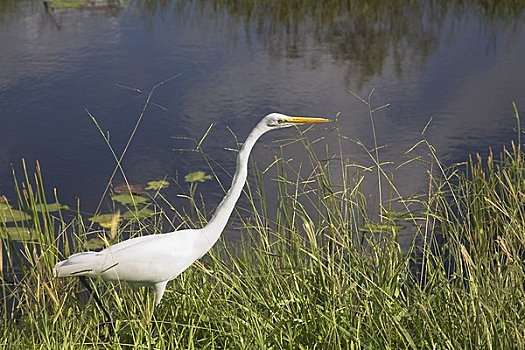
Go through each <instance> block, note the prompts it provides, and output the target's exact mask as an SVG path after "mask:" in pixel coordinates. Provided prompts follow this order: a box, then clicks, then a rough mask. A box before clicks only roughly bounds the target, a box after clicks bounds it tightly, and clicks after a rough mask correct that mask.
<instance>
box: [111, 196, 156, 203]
mask: <svg viewBox="0 0 525 350" xmlns="http://www.w3.org/2000/svg"><path fill="white" fill-rule="evenodd" d="M111 199H113V200H114V201H115V202H118V203H120V204H123V205H139V204H146V203H148V202H149V199H148V198H146V197H142V196H139V195H131V194H116V195H114V196H112V197H111Z"/></svg>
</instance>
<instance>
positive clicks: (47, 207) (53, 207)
mask: <svg viewBox="0 0 525 350" xmlns="http://www.w3.org/2000/svg"><path fill="white" fill-rule="evenodd" d="M68 209H69V207H68V206H67V205H65V204H60V203H58V202H55V203H48V204H38V205H37V208H36V210H37V211H39V212H41V213H42V212H45V211H47V212H49V213H51V212H54V211H60V210H68Z"/></svg>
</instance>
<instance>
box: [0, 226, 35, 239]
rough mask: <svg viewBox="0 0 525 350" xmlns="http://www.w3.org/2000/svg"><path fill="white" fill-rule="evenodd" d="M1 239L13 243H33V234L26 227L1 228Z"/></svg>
mask: <svg viewBox="0 0 525 350" xmlns="http://www.w3.org/2000/svg"><path fill="white" fill-rule="evenodd" d="M0 237H1V238H4V239H10V240H12V241H18V242H24V241H31V240H32V239H33V238H34V237H33V233H32V231H31V230H30V229H28V228H26V227H0Z"/></svg>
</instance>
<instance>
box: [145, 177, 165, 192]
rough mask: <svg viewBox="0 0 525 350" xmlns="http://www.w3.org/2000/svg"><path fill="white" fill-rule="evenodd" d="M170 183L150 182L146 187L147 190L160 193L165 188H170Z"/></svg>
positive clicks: (163, 181)
mask: <svg viewBox="0 0 525 350" xmlns="http://www.w3.org/2000/svg"><path fill="white" fill-rule="evenodd" d="M169 185H170V183H169V182H168V181H166V180H156V181H150V182H148V186H147V187H146V189H147V190H154V191H158V190H160V189H161V188H163V187H168V186H169Z"/></svg>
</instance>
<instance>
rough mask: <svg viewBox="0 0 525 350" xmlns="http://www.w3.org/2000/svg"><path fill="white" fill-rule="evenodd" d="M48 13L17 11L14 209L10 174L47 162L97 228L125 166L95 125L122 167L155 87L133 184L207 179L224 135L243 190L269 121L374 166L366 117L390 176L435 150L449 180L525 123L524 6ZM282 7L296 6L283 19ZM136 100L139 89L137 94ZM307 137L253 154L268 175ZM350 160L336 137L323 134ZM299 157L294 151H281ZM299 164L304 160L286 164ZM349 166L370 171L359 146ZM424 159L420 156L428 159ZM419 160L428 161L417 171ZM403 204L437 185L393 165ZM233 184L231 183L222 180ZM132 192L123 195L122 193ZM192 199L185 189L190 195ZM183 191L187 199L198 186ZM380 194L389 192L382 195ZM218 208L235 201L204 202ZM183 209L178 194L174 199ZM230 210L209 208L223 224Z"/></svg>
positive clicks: (132, 8)
mask: <svg viewBox="0 0 525 350" xmlns="http://www.w3.org/2000/svg"><path fill="white" fill-rule="evenodd" d="M92 3H95V4H96V5H97V6H92V7H86V8H73V9H62V8H55V9H53V8H52V7H51V8H49V7H48V8H47V10H46V7H45V6H44V4H43V3H42V2H40V1H29V0H20V1H18V0H17V1H12V0H11V1H10V0H0V43H1V49H0V50H1V51H0V123H1V124H0V193H6V194H7V195H8V196H9V195H10V194H11V193H12V189H11V188H12V180H11V170H10V164H11V163H12V164H13V165H14V166H15V168H16V169H20V160H21V159H22V158H24V159H26V161H27V162H28V164H30V165H31V164H34V162H35V160H39V161H40V164H41V167H42V169H43V173H44V176H45V179H46V184H47V185H48V187H56V188H58V192H59V196H60V198H61V199H62V201H63V202H66V203H74V198H77V197H79V198H80V199H81V203H82V208H83V209H84V210H86V211H88V212H89V211H93V210H94V209H95V207H96V205H97V203H98V201H99V199H100V196H101V195H102V193H103V190H104V188H105V186H106V182H107V180H108V178H109V176H110V174H111V173H112V171H113V168H114V164H115V162H114V159H113V157H112V155H111V153H110V151H109V149H108V147H107V145H106V144H105V142H104V139H103V138H102V136H101V135H100V133H99V131H98V130H97V127H96V126H95V124H94V123H93V121H92V119H91V118H90V116H89V114H88V112H89V113H91V114H92V115H93V116H94V117H95V118H96V120H97V122H98V123H99V125H100V126H101V128H102V129H103V130H104V132H106V133H107V134H108V135H109V138H110V142H111V145H112V147H113V148H114V149H115V151H116V152H117V153H118V154H120V152H122V150H123V148H124V146H125V144H126V142H127V140H128V137H129V135H130V133H131V131H132V129H133V126H134V125H135V123H136V120H137V118H138V116H139V114H140V112H141V110H142V107H143V105H144V103H145V98H146V94H147V92H148V91H149V90H150V89H151V87H152V86H153V85H155V84H157V83H159V82H161V81H164V80H166V79H168V78H170V77H172V76H175V75H178V74H180V76H178V77H177V78H175V79H173V80H171V81H169V82H167V83H166V84H164V85H162V86H161V87H159V88H158V89H157V90H156V91H155V93H154V95H153V99H152V101H153V102H154V103H155V104H158V105H159V106H161V107H162V108H161V107H157V106H154V105H150V106H149V107H148V108H147V110H146V112H145V114H144V117H143V119H142V121H141V124H140V125H139V128H138V131H137V133H136V135H135V137H134V139H133V140H132V143H131V145H130V147H129V149H128V151H127V155H126V157H125V159H124V162H123V167H124V169H125V171H126V175H127V177H128V178H129V179H130V181H131V182H134V183H145V182H147V181H149V180H153V179H158V178H163V177H165V176H167V177H168V178H172V177H178V176H179V177H180V176H183V175H185V174H186V173H188V172H190V171H194V170H200V169H206V167H205V164H204V160H203V158H202V156H200V155H199V154H197V153H192V152H180V151H177V150H178V149H181V148H191V147H193V146H194V145H193V144H192V142H190V141H188V140H182V139H180V137H184V138H189V139H197V140H198V139H200V137H201V136H202V135H203V133H204V132H205V131H206V129H207V128H208V126H209V125H210V124H212V123H214V127H213V129H212V133H211V134H210V136H209V137H208V138H207V139H206V141H205V143H204V149H205V152H206V153H207V154H208V155H209V156H210V157H212V158H214V159H215V160H217V161H218V162H219V163H220V164H221V165H223V166H224V167H225V169H226V170H227V171H229V172H232V171H233V170H234V166H235V154H234V153H233V152H228V151H225V150H224V149H225V148H236V141H235V138H234V137H233V136H232V134H231V133H230V131H229V130H228V128H231V130H233V131H234V132H235V134H236V135H237V136H238V138H239V140H240V141H242V140H243V139H244V138H245V137H246V135H247V134H248V133H249V131H250V130H251V128H252V127H253V126H254V125H255V124H256V123H257V121H258V120H259V119H260V118H261V117H262V116H263V115H265V114H267V113H269V112H273V111H279V112H283V113H287V114H293V115H317V116H324V117H334V116H335V115H336V114H338V113H339V120H340V125H341V129H342V130H343V132H344V133H345V134H346V135H349V136H351V137H352V138H353V139H358V140H360V141H362V143H363V144H364V145H365V146H367V147H369V148H371V147H373V146H374V141H373V137H372V127H371V121H370V117H369V115H368V112H367V108H366V106H365V105H364V104H363V103H362V102H360V101H359V100H358V99H356V98H355V97H353V96H352V95H351V94H349V93H348V91H349V90H351V91H353V92H354V93H356V94H358V95H360V96H362V97H365V98H366V97H367V96H368V95H369V94H370V92H371V91H372V90H374V93H373V95H372V101H373V104H374V106H376V107H377V106H381V105H383V104H386V103H390V106H389V107H388V108H386V109H383V110H381V111H379V112H377V113H375V114H374V121H375V128H376V132H377V139H378V144H379V145H386V147H385V148H382V149H381V150H380V156H381V159H385V160H390V161H393V162H395V163H396V164H401V163H403V162H404V161H406V160H407V159H408V158H410V157H412V156H413V155H405V154H404V152H405V151H406V150H407V149H408V148H409V147H410V146H411V145H413V144H415V143H416V142H417V141H419V140H420V139H421V137H422V136H421V132H422V130H423V129H424V128H425V126H426V125H427V123H428V122H429V121H430V120H431V123H430V124H429V125H428V128H427V129H426V133H425V136H426V137H427V138H428V140H429V141H430V142H432V144H433V145H434V146H435V148H436V149H437V150H438V154H439V156H440V157H441V158H442V159H443V160H444V161H445V162H447V163H448V164H452V163H453V162H456V161H462V160H465V159H466V158H467V154H468V153H472V152H482V153H486V151H487V150H488V147H493V148H494V149H498V148H499V147H501V145H504V144H508V143H509V142H510V140H512V139H515V136H516V131H515V125H516V121H515V119H514V117H513V113H512V102H513V101H514V102H516V103H517V105H518V106H520V107H523V106H525V94H523V91H525V75H524V74H523V57H525V27H524V25H523V23H525V21H523V19H524V5H520V4H516V3H514V4H510V5H509V4H506V2H504V1H503V2H500V1H495V2H494V6H492V7H488V8H483V7H482V6H481V5H479V4H477V2H476V1H466V2H463V5H458V4H456V3H455V2H453V1H449V2H448V4H447V6H441V5H442V4H443V3H445V2H444V1H421V2H419V3H414V2H413V1H400V2H396V4H389V2H386V1H385V2H384V3H383V4H375V3H373V4H369V5H367V6H365V5H364V4H365V3H367V2H365V1H364V2H363V3H362V4H360V3H356V4H354V3H352V8H350V9H348V8H347V7H346V6H347V5H346V2H345V1H333V2H330V3H331V4H333V5H331V6H328V5H322V2H312V3H310V2H298V1H290V2H286V1H282V2H279V1H275V2H268V3H265V2H249V1H246V2H244V3H243V4H238V2H237V1H221V2H201V1H189V0H187V1H178V2H164V1H130V2H127V1H100V0H99V1H97V2H92ZM278 4H281V5H282V6H278ZM132 89H139V90H141V91H142V92H143V93H138V92H136V91H133V90H132ZM289 135H296V131H294V130H287V131H279V132H276V133H275V134H274V135H272V136H266V137H265V138H264V139H263V140H262V142H261V143H262V144H261V145H259V146H258V147H257V148H256V150H255V153H254V159H256V160H257V163H258V164H259V167H260V168H265V167H266V166H267V165H268V164H269V163H271V161H272V160H273V157H274V154H275V150H276V149H277V147H278V145H279V144H275V143H273V142H272V140H275V139H280V138H284V137H287V136H289ZM313 136H325V137H327V142H328V143H329V144H330V146H331V147H333V148H334V150H335V147H336V146H337V145H336V143H335V141H334V140H335V138H334V137H333V136H334V133H333V131H330V130H329V129H325V128H318V129H317V130H316V131H314V134H313ZM281 144H282V143H281ZM287 150H288V152H289V153H288V154H289V155H290V157H292V155H293V158H294V162H296V164H298V163H299V162H300V161H301V159H303V158H304V156H302V155H301V154H302V153H304V152H302V151H300V148H299V147H295V146H290V147H287ZM343 151H344V157H347V158H348V159H350V161H352V162H357V163H361V164H368V165H371V164H372V161H371V159H370V157H369V156H368V155H367V153H366V152H364V151H363V149H362V148H360V147H359V146H357V145H356V144H355V143H351V142H349V143H348V144H344V145H343ZM426 153H428V152H426V151H425V150H424V149H422V150H417V151H416V153H415V154H420V155H422V156H425V154H426ZM415 154H414V155H415ZM388 171H391V172H392V173H394V176H395V177H396V180H397V182H398V187H399V190H400V191H401V193H402V194H410V193H415V192H417V191H421V190H422V189H424V188H425V181H426V178H425V170H424V169H423V168H420V167H416V168H415V167H414V166H410V167H402V168H401V169H396V166H395V165H393V166H391V167H390V168H388ZM219 175H220V176H221V178H222V179H224V182H225V183H229V177H228V175H227V173H226V172H224V171H223V172H219ZM118 181H121V180H119V178H117V179H116V180H115V182H118ZM182 183H183V182H182ZM183 186H184V183H183ZM372 187H373V186H372ZM200 190H202V191H203V192H204V193H205V194H206V195H207V196H210V198H211V202H212V203H213V202H215V203H216V202H218V200H219V198H220V197H221V196H222V195H223V192H222V190H221V189H220V187H219V186H217V184H216V183H214V182H208V183H205V184H203V185H200ZM171 191H172V192H171V193H170V196H171V197H172V198H175V194H176V193H177V191H178V190H176V189H172V190H171ZM212 207H213V205H210V209H211V208H212Z"/></svg>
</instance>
